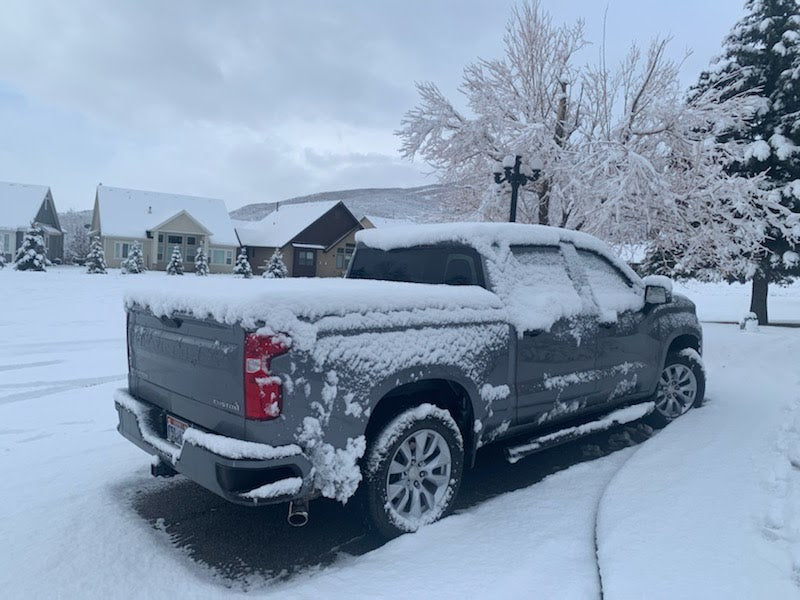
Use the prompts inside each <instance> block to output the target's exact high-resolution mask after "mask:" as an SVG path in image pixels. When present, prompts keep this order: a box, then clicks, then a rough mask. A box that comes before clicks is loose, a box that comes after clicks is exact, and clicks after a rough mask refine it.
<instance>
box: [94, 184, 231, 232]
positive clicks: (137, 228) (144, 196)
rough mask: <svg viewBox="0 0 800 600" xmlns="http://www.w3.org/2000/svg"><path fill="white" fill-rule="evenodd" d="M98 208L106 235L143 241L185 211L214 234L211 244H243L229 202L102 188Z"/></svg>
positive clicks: (98, 193) (98, 195)
mask: <svg viewBox="0 0 800 600" xmlns="http://www.w3.org/2000/svg"><path fill="white" fill-rule="evenodd" d="M97 205H98V210H99V213H100V214H99V217H100V231H101V232H102V234H103V235H106V236H113V237H129V238H143V237H145V233H146V232H147V231H150V230H153V229H157V228H158V227H159V226H161V225H163V224H165V223H166V222H168V221H170V220H171V219H173V218H174V217H177V216H178V215H179V214H181V213H184V212H185V213H186V214H187V215H188V216H190V217H191V218H192V219H193V220H195V221H197V223H198V224H200V225H202V226H203V227H204V228H205V229H206V230H208V231H209V232H210V235H209V242H210V243H211V244H218V245H222V246H238V245H239V242H238V240H237V238H236V232H235V231H234V229H233V223H232V221H231V218H230V216H229V215H228V209H227V208H226V207H225V202H224V201H222V200H218V199H215V198H200V197H197V196H184V195H181V194H164V193H161V192H146V191H142V190H129V189H125V188H115V187H110V186H107V185H98V186H97Z"/></svg>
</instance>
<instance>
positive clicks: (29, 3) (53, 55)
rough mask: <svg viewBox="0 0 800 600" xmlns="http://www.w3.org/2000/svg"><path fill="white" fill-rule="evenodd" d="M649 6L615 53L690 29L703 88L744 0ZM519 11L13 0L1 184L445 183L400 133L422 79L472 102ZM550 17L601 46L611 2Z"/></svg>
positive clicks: (1, 55)
mask: <svg viewBox="0 0 800 600" xmlns="http://www.w3.org/2000/svg"><path fill="white" fill-rule="evenodd" d="M643 4H644V3H642V2H641V1H635V0H612V1H611V3H610V8H609V31H610V35H609V40H611V41H610V42H609V48H608V50H609V55H610V58H611V59H612V60H613V59H614V58H615V57H617V56H621V54H622V53H623V52H624V49H625V47H626V46H627V44H628V43H629V41H630V40H631V38H633V37H639V39H640V41H646V39H647V38H648V37H650V36H652V35H653V34H654V33H656V32H659V31H661V32H664V33H668V32H669V31H672V32H673V33H675V35H676V40H675V44H674V50H675V53H676V54H677V53H678V51H679V50H680V49H682V48H683V47H684V46H695V47H701V51H699V52H698V53H697V55H696V57H695V59H693V60H694V61H695V62H693V63H690V64H689V65H688V66H687V69H688V73H689V75H688V77H689V79H691V78H692V77H694V76H695V75H696V71H697V70H699V69H700V68H702V66H703V65H704V64H705V63H707V61H708V58H709V57H710V55H711V54H713V52H714V51H716V48H718V47H719V40H720V39H721V37H722V35H724V33H725V32H726V31H727V29H728V28H729V27H730V24H731V23H732V22H733V20H735V18H736V17H737V16H738V14H739V8H738V7H731V5H732V4H737V3H735V2H731V1H730V0H713V1H711V2H708V3H705V4H703V5H702V6H698V5H697V4H696V3H693V2H690V1H689V0H679V1H678V0H676V2H674V3H671V4H670V5H669V6H668V7H665V6H664V5H663V4H662V3H660V2H653V3H652V5H651V6H647V7H643V6H642V5H643ZM509 5H510V2H508V1H507V0H504V1H502V2H494V1H491V0H486V1H483V2H481V1H478V0H474V1H465V2H445V1H439V2H436V1H423V0H405V1H404V2H374V1H372V2H367V1H366V0H364V1H362V0H353V1H350V2H335V3H333V2H331V3H327V2H320V1H317V2H312V1H307V0H301V1H296V2H291V3H290V2H261V1H255V0H247V1H237V2H218V1H212V0H192V1H190V0H172V1H170V2H161V1H156V0H144V1H130V2H102V1H99V0H98V1H89V0H74V1H72V2H68V3H67V2H62V1H60V0H5V1H4V2H3V3H2V5H0V119H2V121H0V179H8V180H21V181H30V182H36V183H46V184H49V185H51V186H53V189H54V193H55V194H56V200H57V202H58V203H59V204H60V205H61V206H62V207H64V208H65V207H67V206H76V207H88V206H89V205H90V201H91V200H90V199H91V196H92V193H93V188H94V185H96V183H97V182H98V181H103V182H104V183H107V184H109V185H123V186H131V187H142V188H150V189H163V190H166V191H176V192H185V193H194V194H204V195H214V196H221V197H224V198H226V199H227V200H228V201H229V204H230V205H231V207H235V206H238V205H241V204H244V203H246V202H250V201H265V200H278V199H281V198H285V197H289V196H294V195H299V194H304V193H311V192H316V191H321V190H324V189H332V188H336V187H349V188H353V187H359V186H362V185H369V186H381V185H383V186H398V185H419V184H424V183H429V182H430V179H428V178H425V177H424V176H423V175H422V174H421V170H423V169H422V167H421V166H420V165H413V164H410V163H405V162H402V161H400V159H399V157H398V155H397V152H396V148H397V146H398V144H397V140H396V139H395V138H394V136H393V134H392V132H393V131H394V130H395V129H396V128H397V126H398V123H399V120H400V118H401V116H402V114H403V113H404V112H405V111H406V110H408V109H409V108H411V107H412V106H413V105H414V103H415V101H416V95H415V91H414V86H413V84H414V81H418V80H432V81H435V82H437V83H438V84H439V85H440V86H441V87H442V89H443V90H445V92H446V93H447V94H448V95H456V91H457V87H458V83H459V81H460V77H461V71H462V69H463V67H464V65H465V64H467V63H468V62H470V61H472V60H475V58H476V57H478V56H483V57H492V56H497V55H498V54H499V53H500V52H501V40H502V33H503V27H504V22H505V20H506V17H507V14H508V6H509ZM545 5H546V6H547V7H548V8H549V9H550V10H551V11H552V12H553V13H554V15H555V17H556V18H557V19H563V20H570V21H571V20H573V19H574V18H576V17H577V16H581V15H583V16H585V17H586V18H587V26H588V27H587V29H588V33H589V35H590V37H591V38H592V39H593V40H595V41H598V40H599V39H600V37H601V27H602V13H603V9H604V6H605V5H604V4H603V6H601V3H597V2H594V1H593V0H584V1H578V0H572V1H566V0H565V1H561V2H557V1H556V0H548V1H546V2H545ZM643 13H644V14H643ZM645 17H647V18H645ZM709 23H713V24H714V27H711V26H710V25H709ZM589 52H590V53H592V54H593V53H596V47H594V48H593V49H591V50H590V51H589Z"/></svg>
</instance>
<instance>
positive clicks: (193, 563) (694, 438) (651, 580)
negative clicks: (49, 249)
mask: <svg viewBox="0 0 800 600" xmlns="http://www.w3.org/2000/svg"><path fill="white" fill-rule="evenodd" d="M163 277H165V275H164V274H162V273H148V274H145V275H143V276H122V275H120V274H119V272H115V271H112V272H111V273H110V274H109V275H107V276H89V275H85V274H84V273H83V272H82V271H81V270H79V269H73V268H68V267H62V268H54V269H51V270H50V271H49V272H47V273H16V272H13V271H12V270H11V269H5V270H2V271H0V474H2V477H0V540H2V544H0V590H2V594H3V596H4V597H8V598H28V597H55V596H59V597H65V598H66V597H80V598H92V597H102V598H109V597H151V598H152V597H156V598H161V597H215V596H219V595H220V594H222V593H229V594H243V593H245V591H246V592H247V595H248V596H253V595H258V596H266V597H273V598H318V597H326V598H339V597H342V598H344V597H347V598H356V597H371V598H399V597H404V598H406V597H418V598H419V597H422V598H424V597H431V596H436V597H440V598H450V597H452V598H462V597H480V596H488V597H492V598H506V597H513V598H522V597H525V598H531V597H541V598H554V597H558V598H593V597H594V598H596V597H599V595H600V589H601V588H600V585H601V581H602V586H603V594H604V597H605V598H642V597H647V598H659V597H663V598H753V597H759V598H796V597H798V596H799V595H800V587H798V584H800V367H798V358H797V357H798V356H800V328H761V331H760V332H741V331H739V329H738V326H735V325H725V324H710V323H709V324H706V325H705V326H704V330H705V336H706V339H705V360H706V366H707V370H708V379H709V386H708V391H707V396H708V398H709V400H708V402H707V404H706V405H705V406H704V407H702V408H701V409H699V410H696V411H693V412H691V413H690V414H688V415H687V416H685V417H683V418H682V419H680V420H679V421H678V422H676V423H674V424H672V425H670V426H669V427H668V428H666V429H665V430H663V431H661V432H658V433H656V434H655V435H654V436H652V437H651V438H650V439H647V440H646V441H644V442H643V443H640V444H638V445H635V446H631V447H626V446H628V445H629V442H628V443H626V441H625V440H626V439H627V440H630V437H631V435H630V434H631V432H632V431H633V430H632V429H630V428H628V429H622V430H620V431H617V432H616V433H614V434H613V435H611V436H610V437H607V438H599V439H597V440H590V441H591V442H592V443H588V442H583V443H581V444H573V445H570V446H567V447H564V448H561V449H558V450H552V451H548V452H547V453H546V454H543V455H533V456H532V457H529V458H526V459H524V460H522V461H520V462H519V463H517V464H516V465H513V466H511V465H507V464H505V463H504V462H502V460H496V459H494V458H492V450H491V449H488V450H487V453H486V454H485V457H483V458H482V459H481V461H479V467H478V470H477V471H476V472H475V473H473V474H471V475H470V476H469V477H468V480H467V481H466V482H465V496H464V497H465V500H464V501H463V502H462V504H461V509H460V511H459V512H458V513H457V514H455V515H453V516H451V517H449V518H448V519H445V520H444V521H442V522H440V523H437V524H434V525H433V526H430V527H427V528H425V529H423V530H421V531H420V532H418V533H416V534H414V535H408V536H404V537H402V538H399V539H397V540H394V541H392V542H390V543H388V544H385V545H382V546H378V545H377V544H376V543H374V542H372V541H369V540H367V541H364V540H363V539H362V537H361V536H362V535H363V534H362V532H361V531H360V530H359V527H358V526H357V525H354V524H353V523H354V522H355V521H357V515H355V516H354V515H353V514H352V512H353V509H352V508H351V507H345V508H339V507H338V505H336V504H334V503H328V504H325V503H322V502H319V503H317V502H315V503H312V510H311V523H310V524H309V526H308V527H306V528H304V529H302V530H294V529H291V528H290V527H289V526H288V525H287V524H285V521H284V518H285V514H284V510H285V509H283V508H280V509H279V508H274V509H272V508H270V509H267V510H265V511H261V512H257V511H253V510H250V509H248V508H245V507H231V506H229V505H227V504H226V503H224V501H222V500H218V499H216V498H215V497H214V496H212V495H210V494H207V493H206V492H204V491H203V490H201V489H199V488H197V486H194V484H191V483H187V482H186V481H185V480H182V479H181V478H176V479H174V480H168V481H158V480H153V479H152V478H151V477H150V476H149V458H148V456H147V455H145V454H144V453H142V452H141V451H140V450H138V449H137V448H135V447H134V446H133V445H131V444H130V443H128V442H127V441H125V440H124V439H122V438H121V437H120V436H119V435H118V434H117V432H116V430H115V427H116V413H115V411H114V408H113V400H112V396H113V391H114V389H115V388H117V387H120V386H123V385H124V383H125V370H126V358H125V335H124V320H125V319H124V313H123V310H122V295H123V290H124V289H126V288H130V287H133V288H136V287H138V286H148V287H151V286H152V285H153V283H158V281H159V280H160V279H159V278H163ZM187 277H192V276H191V275H189V276H187ZM220 277H221V276H220ZM164 281H165V280H164ZM230 282H231V285H232V286H234V285H245V282H243V281H241V280H237V279H234V278H230ZM676 289H677V291H680V292H684V293H687V294H688V295H690V296H691V297H692V298H693V299H694V300H695V301H696V302H697V304H698V312H699V314H700V316H701V318H703V319H706V320H710V321H738V320H739V319H740V318H741V317H742V315H743V314H744V313H745V312H746V311H747V307H748V289H747V287H745V286H727V285H724V284H722V285H709V284H690V285H684V286H676ZM770 311H771V316H772V318H774V319H776V320H781V321H797V322H800V285H797V284H796V285H794V286H792V287H789V288H775V289H773V290H772V295H771V297H770ZM614 436H616V438H615V437H614ZM644 437H646V436H644ZM615 440H616V442H618V443H616V445H615V444H614V443H612V442H614V441H615ZM595 444H597V445H604V444H605V446H607V447H606V448H605V449H604V450H601V449H600V448H598V447H597V446H596V445H595ZM608 446H610V447H613V448H621V449H619V450H618V451H616V452H609V448H608ZM592 453H597V454H601V455H602V454H605V456H602V457H601V458H597V459H595V460H591V461H584V460H583V458H581V456H583V455H587V454H592ZM543 465H544V466H543ZM564 467H568V468H564ZM543 476H546V477H544V479H543V480H541V481H539V479H541V478H542V477H543ZM509 482H512V483H509ZM316 504H319V506H315V505H316ZM309 539H312V540H314V542H313V543H311V542H309V541H308V540H309ZM304 545H305V546H304ZM301 546H304V547H302V548H301ZM278 555H285V556H286V557H288V558H287V560H286V562H285V564H286V565H292V564H296V565H299V568H294V569H289V571H290V572H289V574H288V575H287V574H286V573H284V576H282V577H278V576H280V575H281V573H280V569H279V568H277V569H272V568H267V567H265V566H264V565H280V564H282V563H281V562H280V561H276V556H278ZM323 555H324V556H323ZM294 556H297V557H298V558H297V560H296V561H294V563H293V562H292V560H293V559H292V557H294ZM318 563H321V564H320V566H316V565H317V564H318ZM272 576H274V577H278V578H277V579H271V577H272Z"/></svg>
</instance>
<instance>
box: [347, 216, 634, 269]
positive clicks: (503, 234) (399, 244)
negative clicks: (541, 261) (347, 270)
mask: <svg viewBox="0 0 800 600" xmlns="http://www.w3.org/2000/svg"><path fill="white" fill-rule="evenodd" d="M356 242H360V243H363V244H365V245H367V246H370V247H372V248H378V249H380V250H393V249H396V248H408V247H411V246H426V245H433V244H440V243H447V242H451V243H459V244H464V245H465V246H471V247H473V248H475V249H476V250H478V251H479V252H481V253H482V254H483V255H484V256H487V257H488V256H497V257H499V258H500V259H502V257H503V255H504V253H503V252H502V251H498V249H503V248H508V247H509V246H525V245H556V244H559V243H560V242H570V243H572V244H574V245H575V246H576V247H578V248H585V249H587V250H592V251H594V252H597V253H599V254H602V255H603V256H606V257H607V258H608V259H609V260H611V261H612V262H613V263H614V264H615V265H616V266H617V268H618V269H619V270H621V271H622V272H623V273H625V274H626V275H627V276H628V277H629V278H630V279H631V280H632V281H638V280H639V276H638V275H636V273H635V272H634V271H633V270H632V269H631V268H630V266H628V264H627V263H625V262H624V261H623V260H620V258H619V257H618V256H617V254H616V253H615V252H614V251H613V250H612V249H611V247H610V246H608V244H606V243H605V242H603V241H601V240H599V239H598V238H596V237H594V236H593V235H589V234H588V233H582V232H580V231H572V230H569V229H561V228H559V227H548V226H546V225H525V224H522V223H426V224H423V225H408V226H403V227H392V228H389V229H379V228H375V229H362V230H361V231H358V232H357V233H356Z"/></svg>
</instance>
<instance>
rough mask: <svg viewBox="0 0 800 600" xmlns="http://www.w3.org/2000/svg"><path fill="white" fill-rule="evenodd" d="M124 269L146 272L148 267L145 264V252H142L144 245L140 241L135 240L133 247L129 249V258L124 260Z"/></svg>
mask: <svg viewBox="0 0 800 600" xmlns="http://www.w3.org/2000/svg"><path fill="white" fill-rule="evenodd" d="M121 266H122V271H123V272H124V273H132V274H137V273H144V272H145V271H146V270H147V269H146V268H145V266H144V254H143V253H142V245H141V244H140V243H139V242H133V245H132V246H131V249H130V250H129V251H128V258H126V259H125V260H123V261H122V265H121Z"/></svg>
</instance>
